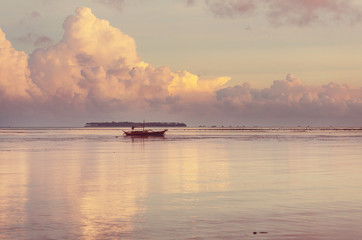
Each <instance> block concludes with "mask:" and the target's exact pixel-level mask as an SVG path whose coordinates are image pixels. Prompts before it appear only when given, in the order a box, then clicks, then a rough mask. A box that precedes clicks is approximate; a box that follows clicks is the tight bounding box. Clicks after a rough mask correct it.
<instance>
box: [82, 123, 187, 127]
mask: <svg viewBox="0 0 362 240" xmlns="http://www.w3.org/2000/svg"><path fill="white" fill-rule="evenodd" d="M142 125H143V123H142V122H90V123H86V124H85V126H84V127H132V126H133V127H142ZM145 127H187V125H186V124H185V123H178V122H146V123H145Z"/></svg>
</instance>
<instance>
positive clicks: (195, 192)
mask: <svg viewBox="0 0 362 240" xmlns="http://www.w3.org/2000/svg"><path fill="white" fill-rule="evenodd" d="M361 225H362V129H351V128H347V129H332V128H325V129H322V128H312V129H305V128H249V129H246V128H244V129H228V128H222V129H219V128H209V129H206V128H175V129H169V131H168V132H167V133H166V135H165V137H149V138H132V137H124V136H123V134H122V131H121V130H120V129H116V128H2V129H0V239H2V240H5V239H34V240H35V239H87V240H88V239H157V240H161V239H278V240H280V239H303V240H304V239H306V240H308V239H325V240H333V239H338V240H340V239H343V240H348V239H356V240H357V239H362V227H361Z"/></svg>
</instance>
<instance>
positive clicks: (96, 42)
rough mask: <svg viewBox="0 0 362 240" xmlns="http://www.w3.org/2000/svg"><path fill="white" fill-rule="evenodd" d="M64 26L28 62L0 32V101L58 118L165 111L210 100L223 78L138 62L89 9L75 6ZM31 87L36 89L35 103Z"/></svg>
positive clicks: (128, 42)
mask: <svg viewBox="0 0 362 240" xmlns="http://www.w3.org/2000/svg"><path fill="white" fill-rule="evenodd" d="M63 28H64V36H63V39H62V40H61V41H60V42H58V43H56V44H54V45H51V46H49V47H48V48H39V49H37V50H35V51H34V52H33V53H32V54H30V56H29V61H27V57H28V56H27V55H26V54H25V53H24V52H17V51H16V50H14V49H13V48H11V44H10V42H9V41H7V40H6V39H5V35H4V34H3V33H2V35H1V37H2V38H1V39H2V41H1V45H0V46H1V49H2V53H4V54H2V55H1V57H2V58H3V59H2V61H1V63H2V65H1V73H2V75H6V77H5V78H4V77H2V78H1V81H2V82H1V91H2V96H3V98H5V97H6V98H7V99H8V100H9V99H10V98H11V97H12V98H13V99H15V98H19V99H20V98H23V99H26V101H27V102H28V103H33V104H34V107H35V108H37V109H42V110H43V111H44V110H45V111H46V112H48V113H51V114H55V115H56V114H58V115H60V116H61V115H71V114H73V113H74V114H76V115H77V114H83V115H87V114H94V115H96V114H97V113H104V112H112V111H114V112H125V111H132V112H137V111H139V112H141V111H146V110H149V111H150V110H151V109H159V110H165V109H166V110H167V109H169V106H168V105H167V103H169V102H170V99H178V103H180V102H182V101H184V100H185V99H186V93H190V94H191V93H192V94H193V95H195V94H199V96H201V95H203V96H207V95H208V96H213V95H214V91H215V90H217V89H220V88H221V87H222V85H223V84H224V83H225V82H226V81H227V80H228V78H224V77H223V78H216V79H199V77H198V76H196V75H194V74H191V73H188V72H186V71H181V72H172V71H171V70H170V69H169V68H168V67H159V68H154V67H153V66H152V65H150V64H148V63H145V62H143V61H142V60H141V59H140V57H139V55H138V53H137V49H136V44H135V41H134V39H133V38H132V37H130V36H128V35H127V34H124V33H123V32H121V31H120V30H119V29H117V28H114V27H112V26H111V25H110V24H109V22H108V21H106V20H103V19H98V18H97V17H95V16H94V15H93V13H92V11H91V10H90V9H89V8H78V9H77V10H76V14H75V15H72V16H69V17H68V18H67V19H66V20H65V22H64V24H63ZM30 37H32V36H30ZM9 64H10V65H11V66H10V67H9V66H8V65H9ZM28 65H29V66H28ZM32 89H36V90H37V91H38V95H37V99H35V95H34V94H30V93H31V91H32ZM34 91H35V90H34ZM192 94H191V95H192ZM40 100H41V101H42V102H40ZM24 101H25V100H24ZM35 102H36V106H35Z"/></svg>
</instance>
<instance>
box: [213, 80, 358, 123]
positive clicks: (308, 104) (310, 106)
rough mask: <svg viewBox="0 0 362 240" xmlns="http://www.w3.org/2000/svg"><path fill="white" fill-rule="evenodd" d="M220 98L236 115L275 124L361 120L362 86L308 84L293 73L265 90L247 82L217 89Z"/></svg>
mask: <svg viewBox="0 0 362 240" xmlns="http://www.w3.org/2000/svg"><path fill="white" fill-rule="evenodd" d="M216 98H217V104H218V107H219V108H221V109H227V111H228V112H230V113H233V116H232V117H233V118H236V119H240V120H241V119H243V120H245V121H249V122H250V121H254V122H258V121H259V122H260V119H266V118H267V119H269V120H270V121H271V122H273V123H274V124H277V123H278V122H279V121H280V122H281V123H282V124H283V123H284V124H285V123H286V122H289V123H290V122H294V123H295V122H299V123H303V122H304V124H305V123H308V122H311V123H315V122H316V121H318V120H319V121H324V123H329V124H338V123H339V124H341V123H342V122H343V121H344V122H345V123H347V122H349V123H351V124H359V123H358V121H359V120H358V119H359V117H360V116H361V115H362V110H361V109H362V88H354V87H352V86H350V85H348V84H344V85H340V84H335V83H330V84H327V85H323V86H308V85H306V84H303V83H302V82H301V81H300V80H299V79H297V78H295V77H293V76H292V75H291V74H288V76H287V77H286V79H285V80H277V81H274V82H273V84H272V85H271V86H270V87H269V88H265V89H261V90H258V89H252V88H251V87H250V85H249V84H247V83H245V84H243V85H241V86H234V87H228V88H224V89H221V90H219V91H217V93H216ZM358 116H359V117H358Z"/></svg>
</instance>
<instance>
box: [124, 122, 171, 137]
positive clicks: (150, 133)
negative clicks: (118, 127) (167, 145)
mask: <svg viewBox="0 0 362 240" xmlns="http://www.w3.org/2000/svg"><path fill="white" fill-rule="evenodd" d="M145 125H146V123H145V121H143V124H142V130H134V126H132V131H124V130H123V132H124V134H125V135H126V136H135V137H148V136H157V137H160V136H164V135H165V132H166V131H167V129H165V130H162V131H153V130H145Z"/></svg>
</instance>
